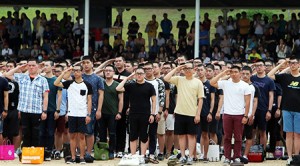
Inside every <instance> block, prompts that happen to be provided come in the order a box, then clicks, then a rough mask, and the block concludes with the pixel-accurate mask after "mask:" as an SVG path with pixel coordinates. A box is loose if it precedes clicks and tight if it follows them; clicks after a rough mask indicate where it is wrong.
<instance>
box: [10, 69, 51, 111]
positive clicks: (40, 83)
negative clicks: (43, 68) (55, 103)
mask: <svg viewBox="0 0 300 166" xmlns="http://www.w3.org/2000/svg"><path fill="white" fill-rule="evenodd" d="M14 79H15V80H16V81H17V82H18V84H19V87H20V94H19V104H18V110H19V111H21V112H25V113H33V114H41V113H42V111H43V99H44V97H43V94H44V93H45V92H48V91H49V86H48V82H47V80H46V78H44V77H42V76H40V75H37V76H36V77H35V78H34V79H33V80H32V81H31V80H30V77H29V74H23V73H16V74H14Z"/></svg>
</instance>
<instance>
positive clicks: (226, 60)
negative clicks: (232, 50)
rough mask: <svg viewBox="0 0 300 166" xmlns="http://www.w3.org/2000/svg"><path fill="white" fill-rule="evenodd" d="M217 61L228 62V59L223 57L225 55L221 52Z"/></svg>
mask: <svg viewBox="0 0 300 166" xmlns="http://www.w3.org/2000/svg"><path fill="white" fill-rule="evenodd" d="M219 61H224V62H229V59H228V58H227V57H226V56H225V53H224V52H223V51H221V54H220V59H219Z"/></svg>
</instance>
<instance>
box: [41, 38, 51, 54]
mask: <svg viewBox="0 0 300 166" xmlns="http://www.w3.org/2000/svg"><path fill="white" fill-rule="evenodd" d="M41 49H44V50H46V51H47V52H50V50H51V43H50V42H49V39H43V44H42V47H41Z"/></svg>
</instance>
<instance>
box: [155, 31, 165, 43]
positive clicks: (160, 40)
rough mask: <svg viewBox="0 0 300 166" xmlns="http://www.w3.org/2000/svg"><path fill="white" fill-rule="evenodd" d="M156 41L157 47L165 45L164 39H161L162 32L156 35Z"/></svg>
mask: <svg viewBox="0 0 300 166" xmlns="http://www.w3.org/2000/svg"><path fill="white" fill-rule="evenodd" d="M156 40H157V45H158V46H163V45H165V44H166V39H165V38H163V33H162V32H159V33H158V38H157V39H156Z"/></svg>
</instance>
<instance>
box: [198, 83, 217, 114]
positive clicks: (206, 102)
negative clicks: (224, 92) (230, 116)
mask: <svg viewBox="0 0 300 166" xmlns="http://www.w3.org/2000/svg"><path fill="white" fill-rule="evenodd" d="M203 88H204V96H205V97H204V98H203V105H202V111H201V116H202V117H206V116H207V115H208V113H209V110H210V103H211V93H215V92H216V88H214V87H213V86H211V85H210V83H209V81H208V80H207V81H205V82H204V83H203Z"/></svg>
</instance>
